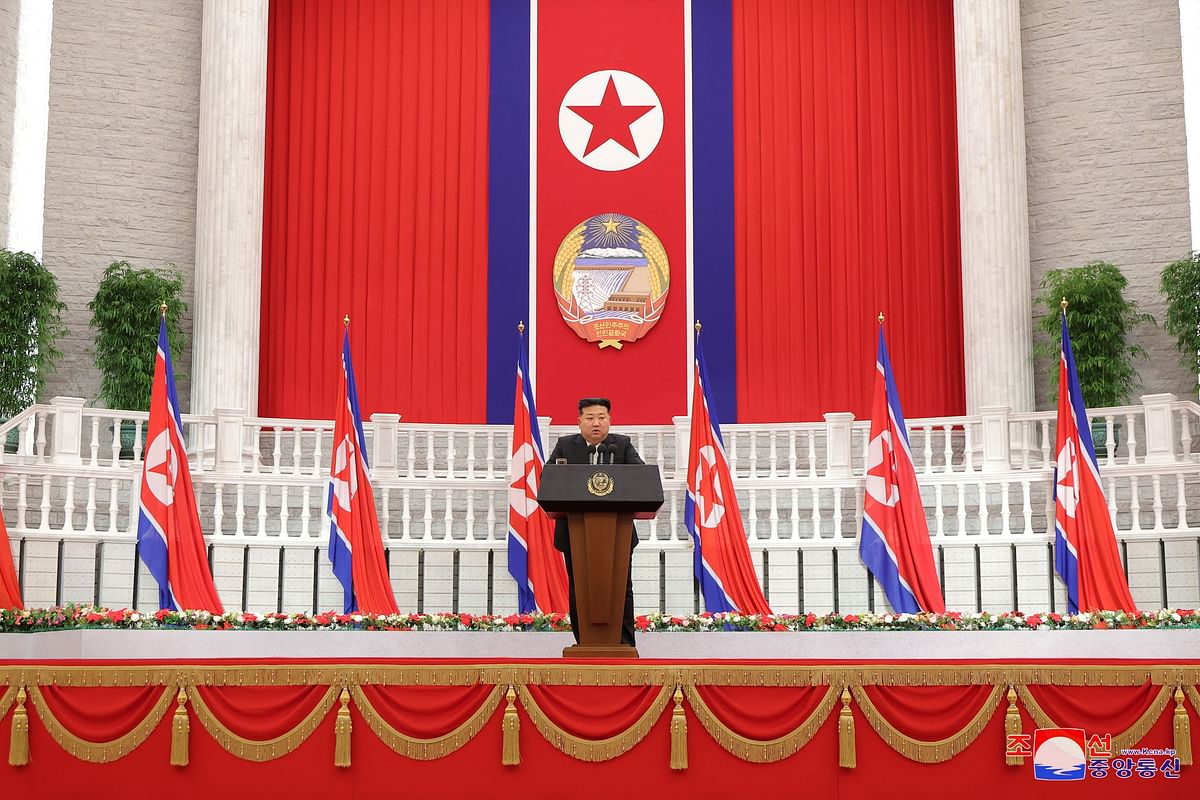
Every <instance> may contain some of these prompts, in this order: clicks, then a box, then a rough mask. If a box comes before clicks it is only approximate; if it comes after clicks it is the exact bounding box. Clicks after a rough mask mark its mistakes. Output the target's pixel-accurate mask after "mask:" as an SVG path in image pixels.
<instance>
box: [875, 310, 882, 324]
mask: <svg viewBox="0 0 1200 800" xmlns="http://www.w3.org/2000/svg"><path fill="white" fill-rule="evenodd" d="M875 319H876V320H878V321H879V324H880V325H882V324H883V312H882V311H880V312H879V316H878V317H876V318H875Z"/></svg>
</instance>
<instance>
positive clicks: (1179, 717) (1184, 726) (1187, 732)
mask: <svg viewBox="0 0 1200 800" xmlns="http://www.w3.org/2000/svg"><path fill="white" fill-rule="evenodd" d="M1175 755H1176V757H1178V758H1179V764H1180V766H1184V767H1190V766H1191V765H1192V724H1191V722H1190V721H1189V720H1188V713H1187V709H1186V708H1184V707H1183V688H1182V687H1180V686H1176V687H1175Z"/></svg>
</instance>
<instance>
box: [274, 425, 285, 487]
mask: <svg viewBox="0 0 1200 800" xmlns="http://www.w3.org/2000/svg"><path fill="white" fill-rule="evenodd" d="M271 431H272V432H273V433H274V434H275V435H274V436H273V437H272V438H273V439H274V441H273V442H272V446H271V474H272V475H278V474H279V472H280V464H279V462H280V461H281V460H282V455H283V452H282V447H281V444H282V440H283V426H282V425H275V426H273V427H272V428H271Z"/></svg>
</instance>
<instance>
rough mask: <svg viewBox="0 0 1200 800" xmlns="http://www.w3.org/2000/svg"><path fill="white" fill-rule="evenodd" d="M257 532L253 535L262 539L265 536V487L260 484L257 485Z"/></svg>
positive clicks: (263, 484)
mask: <svg viewBox="0 0 1200 800" xmlns="http://www.w3.org/2000/svg"><path fill="white" fill-rule="evenodd" d="M257 516H258V530H257V531H256V533H255V535H257V536H259V537H263V536H266V535H267V485H266V484H265V483H260V484H259V485H258V515H257Z"/></svg>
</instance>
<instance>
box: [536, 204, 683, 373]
mask: <svg viewBox="0 0 1200 800" xmlns="http://www.w3.org/2000/svg"><path fill="white" fill-rule="evenodd" d="M670 285H671V268H670V266H669V265H668V264H667V252H666V250H664V249H663V246H662V242H660V241H659V240H658V237H657V236H655V235H654V232H653V231H651V230H650V229H649V228H647V227H646V226H645V225H643V224H642V223H640V222H638V221H637V220H636V219H634V218H633V217H629V216H625V215H624V214H616V213H606V214H597V215H596V216H594V217H589V218H588V219H585V220H584V221H583V222H581V223H579V225H577V226H575V227H574V228H573V229H571V232H570V233H568V234H567V236H566V238H565V239H563V241H562V244H560V245H559V246H558V252H557V253H556V254H555V256H554V294H555V295H556V296H557V298H558V310H559V313H561V314H562V318H563V320H564V321H565V322H566V323H567V325H568V326H570V328H571V329H572V330H573V331H575V332H576V333H577V334H579V335H580V336H581V337H582V338H584V339H586V340H587V341H589V342H596V343H598V344H599V346H600V349H601V350H603V349H604V348H606V347H613V348H616V349H617V350H620V349H621V348H622V347H623V346H624V343H625V342H636V341H637V340H638V339H640V338H642V337H643V336H645V335H646V334H647V333H648V332H649V331H650V329H651V328H653V327H654V326H655V324H657V323H658V320H659V318H661V317H662V312H663V308H664V307H665V306H666V304H667V290H668V289H669V288H670Z"/></svg>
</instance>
